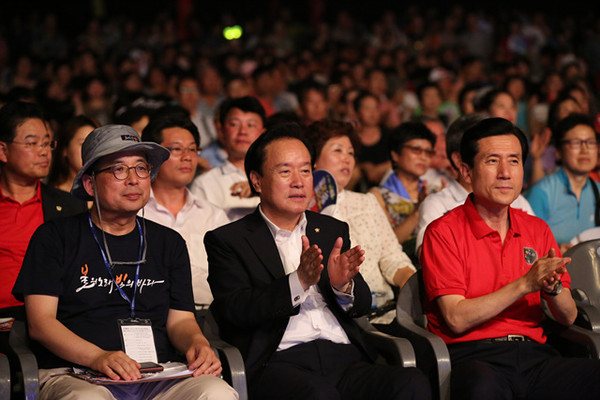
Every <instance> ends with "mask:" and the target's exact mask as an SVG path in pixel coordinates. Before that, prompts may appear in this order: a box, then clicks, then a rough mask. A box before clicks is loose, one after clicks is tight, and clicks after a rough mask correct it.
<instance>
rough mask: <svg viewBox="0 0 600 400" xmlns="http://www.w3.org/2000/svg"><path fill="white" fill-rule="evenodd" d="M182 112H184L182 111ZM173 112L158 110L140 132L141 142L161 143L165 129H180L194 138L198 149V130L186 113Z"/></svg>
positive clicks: (170, 109) (171, 110)
mask: <svg viewBox="0 0 600 400" xmlns="http://www.w3.org/2000/svg"><path fill="white" fill-rule="evenodd" d="M183 111H184V110H183ZM183 111H182V112H173V109H172V108H169V109H168V110H162V109H159V110H157V111H156V113H155V114H154V115H152V116H151V117H150V121H149V122H148V125H146V127H145V128H144V130H143V131H142V140H143V141H144V142H154V143H158V144H160V143H162V142H163V140H164V138H163V131H164V130H165V129H167V128H174V127H177V128H181V129H185V130H186V131H189V132H190V133H191V134H192V136H193V137H194V141H195V142H196V145H197V146H198V147H200V144H201V143H200V134H199V133H198V128H197V127H196V125H195V124H194V123H193V122H192V120H191V119H190V117H189V115H188V114H187V113H186V112H183Z"/></svg>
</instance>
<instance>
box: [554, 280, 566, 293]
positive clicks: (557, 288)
mask: <svg viewBox="0 0 600 400" xmlns="http://www.w3.org/2000/svg"><path fill="white" fill-rule="evenodd" d="M562 290H563V284H562V281H558V283H557V284H556V286H554V290H553V291H552V293H553V294H559V293H560V292H562Z"/></svg>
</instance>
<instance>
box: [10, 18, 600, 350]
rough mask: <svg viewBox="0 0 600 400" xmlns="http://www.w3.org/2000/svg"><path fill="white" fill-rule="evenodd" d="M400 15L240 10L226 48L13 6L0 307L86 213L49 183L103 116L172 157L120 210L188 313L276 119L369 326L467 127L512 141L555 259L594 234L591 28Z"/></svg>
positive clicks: (441, 199) (412, 255) (208, 297)
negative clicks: (488, 123)
mask: <svg viewBox="0 0 600 400" xmlns="http://www.w3.org/2000/svg"><path fill="white" fill-rule="evenodd" d="M405 11H406V15H405V16H403V15H402V14H401V13H399V12H394V11H389V10H388V11H384V12H382V13H381V15H380V16H379V17H378V18H375V20H374V21H373V22H372V24H371V25H370V26H369V25H368V24H367V23H366V22H365V21H361V18H360V16H353V15H352V14H351V13H348V12H344V11H340V12H339V13H338V14H337V15H336V18H335V19H334V20H332V21H328V19H327V18H323V19H322V21H320V22H318V23H315V24H316V28H317V29H314V27H309V25H308V24H306V27H304V26H303V25H301V27H300V28H298V29H300V30H301V31H302V33H301V34H299V33H298V31H294V30H293V29H291V26H288V25H287V24H272V26H271V25H269V24H263V23H264V21H262V20H251V19H250V18H248V21H245V22H247V25H244V26H245V27H246V26H247V28H248V29H246V30H245V31H244V35H243V36H242V37H241V38H240V39H237V40H233V41H227V40H224V39H223V38H222V37H221V36H220V33H216V32H221V31H222V29H216V28H222V27H223V26H224V24H225V22H224V21H219V22H216V23H215V24H214V25H215V27H216V28H215V29H212V30H210V29H207V30H206V31H205V32H202V33H201V32H200V31H194V32H188V33H187V34H186V35H183V34H181V35H178V34H177V33H176V32H175V31H174V30H173V25H174V24H175V20H174V17H170V16H165V15H162V14H161V17H160V18H158V17H157V19H156V20H154V21H149V22H148V21H138V20H136V19H133V18H126V17H123V16H120V17H119V18H115V19H114V20H111V19H110V18H106V19H91V20H90V21H89V22H88V23H87V25H86V29H85V30H84V31H82V32H78V33H77V34H76V35H67V34H66V32H70V31H69V30H68V29H69V28H68V27H67V26H65V23H64V21H58V22H57V21H56V15H54V14H52V13H48V14H46V15H44V16H43V19H44V24H42V26H41V27H37V26H34V22H33V20H31V21H28V20H24V19H22V17H21V16H19V15H15V16H14V17H12V18H13V20H12V22H13V24H12V25H10V26H16V25H18V24H17V22H18V23H19V24H22V25H23V26H22V29H23V31H22V32H21V35H18V34H17V31H16V30H15V31H12V30H10V29H8V28H7V27H2V28H0V50H3V52H0V106H1V107H2V108H0V316H19V315H23V309H22V306H23V301H21V300H20V299H17V298H15V297H14V296H13V295H12V294H11V290H12V287H13V285H14V282H15V280H16V279H17V276H18V274H19V270H20V267H21V264H22V263H23V259H24V257H25V254H26V250H27V246H28V243H29V241H30V239H31V237H32V235H33V234H34V232H35V230H36V229H37V228H38V226H40V225H42V224H43V223H44V222H47V221H50V220H52V219H54V218H56V217H59V216H69V215H71V214H77V213H80V212H85V210H86V209H92V207H93V204H94V201H93V199H91V198H86V200H88V201H87V204H86V202H85V201H83V200H81V199H78V198H75V197H72V196H69V195H68V193H67V192H70V191H71V187H72V186H73V183H74V182H75V181H76V179H77V176H78V174H79V173H80V172H81V171H80V170H81V168H82V158H81V152H82V149H81V146H82V144H83V143H84V141H85V139H86V137H88V135H89V134H90V132H92V131H93V130H94V129H96V128H98V127H101V126H106V125H108V124H123V125H127V126H131V127H132V128H133V129H134V130H135V131H136V132H137V133H138V135H139V136H140V137H141V140H142V141H143V142H151V143H156V144H160V145H162V146H164V147H166V148H167V149H169V150H170V152H171V153H170V158H168V159H167V160H166V161H164V163H163V164H162V167H161V169H160V171H157V172H156V173H157V176H156V177H155V176H152V179H153V183H152V186H151V189H150V188H149V189H148V190H149V200H148V203H147V205H146V207H144V209H143V210H145V211H140V214H139V215H140V216H143V217H145V218H148V219H149V220H152V221H155V222H158V223H160V224H164V225H166V226H168V227H170V228H172V229H174V230H176V231H177V232H179V233H180V234H181V236H183V238H184V239H185V242H186V245H187V249H188V252H189V259H190V260H189V263H190V268H191V281H192V284H193V297H194V302H195V304H196V308H197V309H199V308H200V309H206V308H208V307H209V306H210V304H211V302H212V301H213V298H216V296H214V293H212V292H211V289H213V288H212V287H209V285H208V281H207V276H208V271H209V268H210V266H209V262H210V259H209V258H210V255H207V250H206V249H205V244H204V243H203V238H204V236H205V234H206V232H208V231H211V230H214V229H217V228H219V227H220V226H223V225H226V224H228V223H231V222H235V221H239V220H240V219H241V218H244V217H246V216H249V215H250V216H251V215H255V214H256V213H257V211H256V210H260V207H259V204H261V200H262V201H264V199H263V198H262V197H261V195H260V194H261V193H260V192H259V191H257V190H256V188H255V187H254V184H253V182H252V180H251V179H248V177H249V174H250V172H251V171H249V170H248V169H247V165H246V161H247V160H246V159H247V153H248V151H249V149H250V148H251V146H252V145H253V143H254V142H255V141H257V139H258V138H260V137H261V136H262V135H263V134H264V133H265V132H270V131H271V130H273V129H274V128H276V127H278V126H281V123H282V122H293V123H294V124H295V125H294V126H298V127H300V128H299V129H301V131H302V135H301V136H302V139H303V140H304V141H307V142H310V144H311V145H312V146H314V148H315V149H314V150H316V154H315V158H314V159H313V160H312V165H310V166H309V168H310V169H324V170H326V171H328V172H330V173H331V175H332V176H333V178H334V179H335V181H336V183H337V190H338V193H337V196H336V197H337V204H336V207H334V208H333V209H329V213H330V215H332V216H333V217H335V218H337V219H339V220H342V221H344V222H346V223H347V224H348V226H349V239H350V241H351V242H352V246H355V245H360V246H361V247H362V249H364V250H365V255H364V257H365V260H364V261H360V263H359V264H361V263H362V265H361V267H360V268H361V274H362V277H363V278H364V280H365V281H366V283H367V284H368V285H369V286H370V288H371V291H372V292H373V293H372V294H373V298H372V308H373V310H374V311H373V312H372V313H371V314H372V316H373V322H375V323H377V324H378V326H379V327H380V328H381V329H382V330H386V331H387V332H391V333H394V329H393V328H394V327H393V312H390V308H389V301H393V300H394V298H395V295H396V294H397V292H398V290H402V286H403V285H404V283H405V282H406V280H407V279H408V278H409V277H410V276H411V275H412V274H413V273H414V271H415V270H416V269H418V268H420V267H421V259H420V255H421V250H422V249H421V246H422V245H423V243H424V240H425V239H424V237H425V235H426V232H427V229H428V226H429V225H430V223H432V222H433V221H434V220H436V219H438V218H439V217H442V216H443V215H445V214H446V213H448V212H449V211H450V210H452V209H454V208H455V207H457V206H460V205H462V204H463V203H465V201H468V198H469V193H470V192H471V191H473V190H474V189H473V186H472V179H473V178H472V177H467V176H466V175H465V174H464V173H465V172H464V171H468V170H472V169H473V168H474V166H473V165H468V166H465V165H464V162H463V161H464V160H462V159H461V151H462V150H461V148H460V142H461V138H462V137H463V134H464V133H465V132H466V131H468V130H470V128H472V127H473V126H475V125H477V124H478V123H480V122H481V121H482V120H486V119H490V118H502V119H504V120H507V121H509V122H510V123H511V126H512V127H518V128H520V132H521V133H522V134H523V135H524V136H523V137H524V138H525V139H526V141H527V146H528V147H527V152H523V153H524V154H528V157H523V158H524V159H523V169H524V176H523V184H522V186H521V187H520V188H519V193H518V194H517V195H516V196H515V198H514V199H513V200H514V203H512V202H511V203H512V207H513V208H515V209H521V210H523V211H525V212H526V213H528V214H530V215H536V216H537V217H539V218H541V219H542V220H543V221H545V223H546V224H547V225H548V226H549V227H550V231H551V232H552V234H553V239H554V240H556V242H557V243H558V246H557V247H556V250H560V252H561V253H564V251H566V250H567V249H568V248H570V247H571V246H573V245H574V244H576V243H578V242H581V241H584V240H589V239H592V238H597V237H600V233H598V229H595V228H596V227H598V226H600V217H599V216H598V215H600V214H599V212H598V211H597V209H598V208H599V207H600V195H598V188H597V186H598V184H597V182H600V178H599V177H598V176H599V173H600V157H598V132H599V131H600V106H599V104H598V102H597V96H596V94H597V93H598V91H599V90H600V59H598V56H597V54H598V50H599V49H598V48H599V47H600V44H598V43H600V40H599V39H598V38H599V37H600V31H599V30H598V29H600V28H599V27H600V24H598V23H597V20H594V19H593V17H592V16H589V17H587V18H586V19H583V20H582V21H583V22H582V23H581V24H580V25H579V26H574V25H573V24H571V25H569V24H568V23H567V22H568V21H573V19H572V18H574V17H572V16H567V17H566V18H565V21H561V20H559V19H556V18H554V17H553V16H552V15H544V14H542V13H534V14H529V13H526V12H521V13H520V14H519V15H518V18H517V17H515V16H514V15H512V14H510V13H508V12H506V13H500V14H499V15H492V12H491V11H488V10H482V11H477V12H476V11H472V10H465V9H463V8H462V7H461V6H452V7H449V8H448V9H447V10H445V9H444V10H442V7H440V8H431V9H429V10H419V8H417V7H409V8H408V9H407V10H405ZM442 11H444V12H442ZM280 17H281V18H285V17H286V15H285V12H282V13H281V15H280ZM288 17H289V16H288ZM405 17H406V18H405ZM408 17H410V18H408ZM3 18H6V17H3ZM515 21H518V22H515ZM61 22H62V24H61ZM434 22H436V23H434ZM504 22H506V23H505V24H503V23H504ZM594 23H595V24H594ZM52 26H54V28H52V29H51V27H52ZM508 26H510V29H508V28H507V27H508ZM71 29H72V28H71ZM49 30H52V32H53V34H52V35H50V34H49V33H48V32H49ZM572 30H576V31H577V32H578V33H579V35H575V34H574V33H573V32H572ZM23 32H25V33H23ZM42 38H43V39H44V40H42ZM578 40H579V41H578ZM294 129H295V128H294ZM519 135H520V134H519ZM519 135H517V136H518V137H519V140H521V136H519ZM279 140H281V139H279ZM286 140H287V139H286ZM290 140H291V139H290ZM263 150H264V149H263ZM264 161H265V160H262V162H264ZM466 167H469V168H466ZM136 171H137V170H136ZM255 172H256V171H255ZM259 172H260V171H259ZM263 172H264V171H263ZM271 172H272V171H271ZM133 173H137V172H134V171H133V170H130V171H129V174H133ZM261 173H262V172H261ZM115 177H116V175H115ZM276 194H279V193H276ZM521 194H522V195H521ZM80 197H81V196H80ZM266 200H268V201H272V200H273V199H270V198H266ZM528 201H529V203H528ZM509 204H510V203H509ZM257 207H259V208H257ZM262 216H263V217H265V216H264V214H263V215H262ZM199 220H201V221H199ZM277 243H278V246H279V245H280V243H279V242H277ZM303 245H304V243H302V246H300V247H293V249H300V248H301V249H302V251H303V252H304V251H307V249H305V248H304V246H303ZM429 246H431V243H430V244H429ZM344 249H345V248H344ZM329 250H331V249H327V250H326V251H327V252H329ZM287 251H289V248H288V250H287ZM553 251H554V250H553ZM282 254H283V255H282ZM279 255H280V256H281V257H282V259H284V261H285V262H284V264H285V265H287V264H286V263H288V262H289V261H290V259H289V258H287V256H286V255H285V251H284V250H281V251H279ZM539 256H540V257H541V256H543V254H539ZM294 257H296V256H294ZM293 259H294V260H295V259H296V258H293ZM429 259H430V260H431V257H430V258H429ZM429 262H431V261H429ZM325 265H327V260H325ZM336 265H337V264H336ZM286 271H287V267H286ZM315 284H316V283H315ZM565 284H566V282H565ZM213 290H214V289H213ZM336 294H338V293H336ZM303 301H304V300H303ZM298 307H300V306H298ZM378 308H379V310H377V309H378ZM0 339H2V338H1V337H0Z"/></svg>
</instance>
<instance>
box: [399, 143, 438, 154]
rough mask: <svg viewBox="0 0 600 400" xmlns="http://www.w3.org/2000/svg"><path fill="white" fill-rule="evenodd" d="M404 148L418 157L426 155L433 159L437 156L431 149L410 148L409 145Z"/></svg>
mask: <svg viewBox="0 0 600 400" xmlns="http://www.w3.org/2000/svg"><path fill="white" fill-rule="evenodd" d="M404 147H405V148H407V149H409V150H410V151H412V152H413V153H414V154H415V155H417V156H420V155H421V154H423V153H425V155H426V156H428V157H433V156H434V155H435V151H433V150H431V149H424V148H422V147H418V146H410V145H408V144H405V145H404Z"/></svg>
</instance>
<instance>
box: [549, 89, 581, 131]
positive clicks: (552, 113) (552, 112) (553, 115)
mask: <svg viewBox="0 0 600 400" xmlns="http://www.w3.org/2000/svg"><path fill="white" fill-rule="evenodd" d="M569 100H571V101H572V102H574V103H575V104H577V105H579V106H581V104H579V101H577V99H576V98H575V97H573V96H571V94H570V93H569V92H565V91H564V90H563V91H561V92H560V93H559V94H558V96H557V97H556V99H554V101H553V102H552V103H550V108H549V109H548V119H547V122H546V125H548V127H549V128H550V129H551V130H554V128H555V127H556V124H557V123H558V121H559V120H560V119H559V115H558V113H559V112H560V105H561V104H563V103H565V102H567V101H569Z"/></svg>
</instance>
